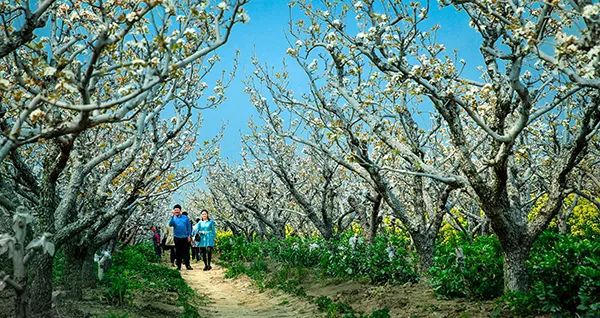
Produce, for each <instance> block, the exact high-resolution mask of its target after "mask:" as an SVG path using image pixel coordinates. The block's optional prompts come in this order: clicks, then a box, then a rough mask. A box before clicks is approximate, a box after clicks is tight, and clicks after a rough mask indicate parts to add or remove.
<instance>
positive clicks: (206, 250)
mask: <svg viewBox="0 0 600 318" xmlns="http://www.w3.org/2000/svg"><path fill="white" fill-rule="evenodd" d="M192 234H193V236H194V241H195V245H196V246H197V247H198V248H199V249H200V254H202V261H204V270H205V271H209V270H211V269H212V266H211V261H212V251H213V249H214V247H215V238H216V237H217V225H216V223H215V221H213V220H211V219H210V217H209V216H208V211H207V210H202V213H201V218H200V221H199V222H198V224H196V226H195V227H194V231H193V233H192Z"/></svg>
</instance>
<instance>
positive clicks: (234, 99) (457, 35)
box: [174, 0, 482, 200]
mask: <svg viewBox="0 0 600 318" xmlns="http://www.w3.org/2000/svg"><path fill="white" fill-rule="evenodd" d="M318 3H320V1H315V4H318ZM246 10H247V11H248V13H249V15H250V18H251V20H250V23H248V24H240V25H237V27H236V28H235V29H234V31H233V33H232V36H231V37H230V40H229V42H228V43H227V44H226V45H225V46H224V47H222V48H220V49H219V51H218V54H219V55H220V56H221V61H220V62H219V65H218V66H217V67H216V68H215V72H214V73H213V75H218V74H219V73H220V70H221V69H225V70H231V69H232V68H233V60H234V57H235V54H236V51H238V50H239V52H240V56H239V66H238V72H237V75H236V77H235V79H234V80H233V82H232V84H231V86H230V87H229V88H228V90H227V91H226V93H225V94H226V96H227V100H226V101H225V102H224V103H223V104H222V105H220V106H219V107H218V108H216V109H212V110H205V111H203V113H202V115H203V119H204V121H203V125H202V128H201V129H200V136H199V139H200V140H205V139H209V138H211V137H212V136H214V135H216V134H218V133H219V132H220V129H221V127H222V126H223V125H226V129H225V131H224V137H223V140H222V142H221V157H222V158H224V159H225V160H226V161H229V162H231V163H235V162H238V161H239V160H240V159H241V156H240V152H241V146H242V143H241V136H242V135H243V134H246V133H247V132H248V128H247V125H248V121H249V120H250V119H251V118H254V119H255V120H256V119H257V113H256V111H255V109H254V107H253V106H252V105H251V104H250V102H249V98H248V96H247V95H246V93H244V83H243V81H244V80H245V79H246V78H248V76H250V75H251V74H252V72H253V71H254V68H253V66H252V63H251V59H252V57H253V56H256V57H257V58H258V59H259V61H260V62H261V63H262V64H264V63H268V64H269V65H270V66H273V67H276V68H277V67H281V65H282V62H283V59H284V58H285V57H286V53H285V51H286V49H287V48H288V47H289V46H290V45H289V44H288V42H287V40H286V34H288V30H289V26H288V23H289V17H290V9H289V6H288V1H287V0H250V2H249V3H248V4H247V5H246ZM293 10H294V11H293V15H294V17H298V15H299V9H293ZM430 21H431V23H430V24H431V25H433V24H435V23H437V24H440V25H441V29H440V30H439V31H438V39H439V41H440V43H443V44H444V45H445V46H446V48H447V52H451V50H452V49H457V50H458V51H459V56H460V57H461V58H463V59H464V60H465V61H467V69H468V71H467V76H469V77H472V78H474V79H475V78H477V77H478V76H479V75H478V73H477V72H476V71H475V67H476V66H477V65H481V64H482V60H481V56H480V55H479V44H480V38H479V37H478V36H477V34H476V33H475V32H474V30H472V29H471V28H470V27H469V26H468V18H467V17H466V15H465V14H464V12H458V11H456V10H455V9H454V8H453V7H447V8H439V6H438V4H437V1H431V10H430ZM288 66H289V67H288V71H289V76H290V82H292V83H295V85H294V88H296V87H298V86H299V87H301V86H302V85H303V84H302V83H306V76H305V74H303V73H302V72H301V71H300V70H299V69H298V68H295V67H293V66H294V62H293V61H288ZM209 85H210V81H209ZM195 186H196V187H200V188H203V187H204V186H205V185H204V182H203V180H202V181H200V182H199V184H196V185H195ZM192 188H193V187H186V189H182V191H180V193H178V194H176V195H175V198H174V199H175V200H179V199H181V198H183V197H185V196H186V194H187V193H189V191H190V190H192ZM181 192H183V193H181Z"/></svg>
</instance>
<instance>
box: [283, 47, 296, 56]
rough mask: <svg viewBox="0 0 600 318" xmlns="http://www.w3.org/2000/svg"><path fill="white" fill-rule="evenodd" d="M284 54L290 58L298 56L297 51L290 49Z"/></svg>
mask: <svg viewBox="0 0 600 318" xmlns="http://www.w3.org/2000/svg"><path fill="white" fill-rule="evenodd" d="M285 53H287V54H288V55H290V56H297V55H298V51H296V50H294V49H292V48H291V47H289V48H288V49H287V50H285Z"/></svg>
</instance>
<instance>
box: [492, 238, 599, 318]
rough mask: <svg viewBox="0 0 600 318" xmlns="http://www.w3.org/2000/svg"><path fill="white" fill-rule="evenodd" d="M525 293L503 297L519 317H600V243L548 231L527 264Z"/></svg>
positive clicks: (534, 248) (539, 241)
mask: <svg viewBox="0 0 600 318" xmlns="http://www.w3.org/2000/svg"><path fill="white" fill-rule="evenodd" d="M528 270H529V273H530V279H531V282H532V285H531V290H530V291H529V292H528V293H510V294H507V295H505V296H504V297H503V301H504V303H505V304H506V306H507V308H508V309H510V310H512V311H513V312H515V313H516V314H519V315H524V316H526V315H537V314H544V313H553V314H565V313H569V314H577V315H579V316H590V317H597V316H600V242H598V241H597V240H589V239H581V238H578V237H575V236H572V235H559V234H557V233H554V232H550V231H547V232H545V233H543V234H542V235H541V236H540V238H539V239H538V240H537V241H536V243H535V245H534V247H533V249H532V253H531V256H530V258H529V261H528Z"/></svg>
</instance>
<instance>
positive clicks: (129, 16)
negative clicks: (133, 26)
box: [125, 12, 137, 22]
mask: <svg viewBox="0 0 600 318" xmlns="http://www.w3.org/2000/svg"><path fill="white" fill-rule="evenodd" d="M136 16H137V15H136V14H135V12H129V13H127V15H126V16H125V19H127V21H129V22H133V20H135V18H136Z"/></svg>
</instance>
